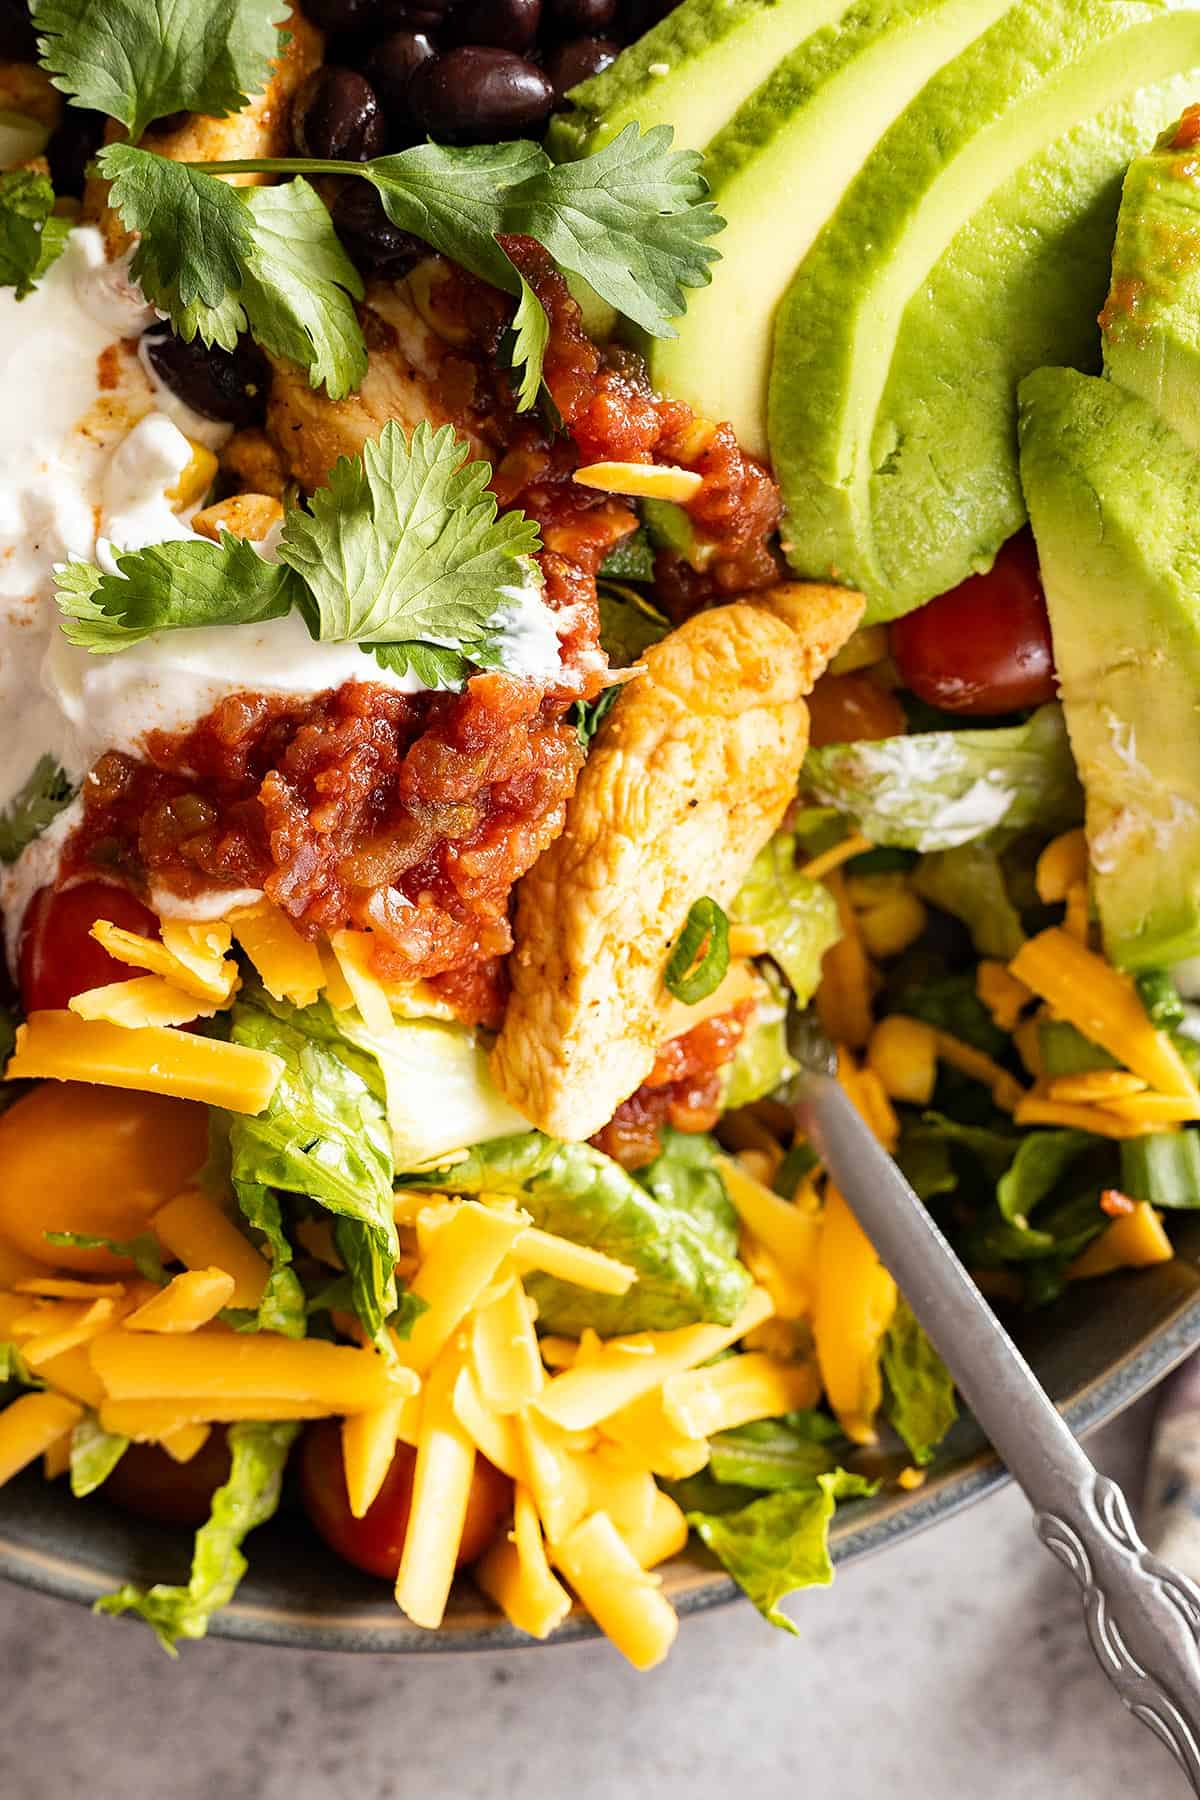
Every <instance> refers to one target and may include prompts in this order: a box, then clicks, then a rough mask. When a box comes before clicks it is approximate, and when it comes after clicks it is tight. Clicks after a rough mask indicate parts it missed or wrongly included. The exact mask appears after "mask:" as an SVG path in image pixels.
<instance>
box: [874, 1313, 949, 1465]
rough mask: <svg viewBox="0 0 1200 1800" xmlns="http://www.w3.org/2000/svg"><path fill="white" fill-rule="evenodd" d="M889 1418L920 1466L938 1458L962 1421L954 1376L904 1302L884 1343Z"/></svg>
mask: <svg viewBox="0 0 1200 1800" xmlns="http://www.w3.org/2000/svg"><path fill="white" fill-rule="evenodd" d="M883 1374H884V1379H885V1381H886V1383H887V1399H886V1403H885V1409H884V1410H885V1412H886V1415H887V1418H888V1422H889V1423H890V1424H891V1426H892V1428H893V1429H894V1430H895V1431H897V1432H899V1434H900V1436H901V1437H902V1438H903V1439H904V1442H905V1443H906V1444H907V1445H908V1448H909V1450H910V1451H911V1452H912V1457H913V1461H914V1462H915V1463H918V1464H923V1463H927V1462H932V1460H933V1453H934V1451H935V1450H936V1449H937V1447H938V1445H939V1444H940V1443H941V1441H942V1439H943V1438H944V1437H945V1435H946V1433H947V1432H948V1431H949V1429H950V1427H951V1426H952V1425H953V1423H954V1421H955V1419H956V1418H957V1417H958V1407H957V1406H956V1404H955V1400H954V1382H953V1381H952V1380H951V1377H950V1371H949V1370H948V1369H947V1367H946V1365H945V1363H944V1362H943V1361H942V1359H941V1357H940V1356H939V1355H938V1353H937V1351H936V1350H935V1349H934V1347H933V1345H932V1344H931V1343H930V1341H929V1339H928V1337H927V1336H926V1335H925V1331H924V1329H923V1327H922V1326H921V1324H920V1322H919V1320H918V1319H917V1318H916V1317H915V1316H914V1314H913V1311H912V1308H911V1307H910V1306H909V1304H908V1302H907V1300H905V1299H904V1298H903V1296H901V1298H900V1300H899V1301H898V1302H897V1305H896V1310H895V1312H894V1313H893V1315H892V1322H891V1324H890V1325H889V1326H888V1328H887V1332H886V1334H885V1336H884V1340H883Z"/></svg>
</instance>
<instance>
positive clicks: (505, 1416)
mask: <svg viewBox="0 0 1200 1800" xmlns="http://www.w3.org/2000/svg"><path fill="white" fill-rule="evenodd" d="M453 1404H454V1413H455V1417H456V1418H457V1419H458V1422H459V1424H460V1425H461V1426H462V1428H463V1430H464V1431H465V1432H466V1434H467V1436H468V1437H469V1438H470V1440H471V1442H472V1443H473V1444H474V1446H475V1448H476V1449H477V1450H478V1451H479V1452H480V1454H481V1455H483V1456H486V1457H487V1459H488V1461H489V1462H490V1463H495V1465H496V1467H497V1468H498V1469H499V1470H500V1472H501V1473H502V1474H504V1475H507V1476H508V1477H509V1478H510V1479H511V1480H513V1481H521V1480H523V1479H524V1474H525V1459H524V1455H523V1453H522V1450H521V1437H520V1433H519V1432H518V1430H517V1422H516V1419H515V1418H514V1417H513V1415H512V1414H511V1413H498V1412H494V1411H493V1410H492V1409H491V1407H489V1406H487V1405H486V1404H485V1402H484V1400H483V1397H482V1395H481V1394H480V1392H479V1383H478V1382H477V1381H476V1379H475V1376H474V1373H473V1372H472V1370H471V1368H470V1366H469V1365H468V1364H466V1363H464V1364H463V1366H462V1368H461V1369H460V1370H459V1372H458V1378H457V1380H456V1381H455V1383H454V1395H453ZM414 1442H415V1438H414Z"/></svg>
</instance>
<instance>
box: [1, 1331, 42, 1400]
mask: <svg viewBox="0 0 1200 1800" xmlns="http://www.w3.org/2000/svg"><path fill="white" fill-rule="evenodd" d="M5 1381H15V1382H16V1383H17V1385H18V1386H19V1387H29V1388H41V1387H45V1385H46V1384H45V1382H44V1381H43V1380H42V1379H41V1377H40V1376H38V1375H35V1374H34V1372H33V1370H32V1369H31V1368H30V1367H29V1364H28V1363H27V1362H26V1361H25V1358H24V1357H23V1356H22V1355H21V1352H20V1350H19V1349H18V1348H17V1346H16V1344H10V1343H8V1342H7V1340H4V1339H0V1382H5Z"/></svg>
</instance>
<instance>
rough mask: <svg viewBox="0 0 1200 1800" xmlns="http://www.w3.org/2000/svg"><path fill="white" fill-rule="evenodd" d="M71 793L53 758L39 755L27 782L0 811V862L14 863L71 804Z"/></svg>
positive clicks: (69, 786)
mask: <svg viewBox="0 0 1200 1800" xmlns="http://www.w3.org/2000/svg"><path fill="white" fill-rule="evenodd" d="M75 791H76V790H75V788H74V787H73V785H72V784H71V782H70V781H68V779H67V777H66V775H65V773H64V772H63V770H62V769H60V768H59V766H58V763H57V762H56V761H55V760H54V758H53V757H52V756H40V757H39V758H38V760H37V762H36V763H35V764H34V768H33V773H32V774H31V775H30V777H29V779H28V781H26V782H25V784H24V786H23V787H20V788H18V790H17V792H16V794H15V795H14V796H13V798H12V799H11V800H10V801H9V803H8V805H7V806H6V807H5V808H4V811H3V812H0V863H4V864H5V865H8V864H10V863H15V862H16V860H17V858H18V856H20V854H21V852H22V851H23V850H25V849H27V848H28V846H29V845H30V844H32V842H33V840H34V839H35V838H39V837H41V835H42V833H43V831H45V830H46V828H47V826H48V825H52V824H53V823H54V821H55V819H57V817H58V815H59V813H60V812H62V810H63V808H64V807H67V806H69V805H70V804H71V801H72V800H73V799H74V797H75Z"/></svg>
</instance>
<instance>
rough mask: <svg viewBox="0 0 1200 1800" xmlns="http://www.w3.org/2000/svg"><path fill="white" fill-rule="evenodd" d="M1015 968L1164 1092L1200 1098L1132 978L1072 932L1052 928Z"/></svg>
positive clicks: (1026, 948) (1060, 1012)
mask: <svg viewBox="0 0 1200 1800" xmlns="http://www.w3.org/2000/svg"><path fill="white" fill-rule="evenodd" d="M1009 967H1010V969H1011V970H1012V973H1013V974H1014V975H1015V976H1016V977H1017V979H1018V980H1019V981H1023V982H1024V983H1025V985H1026V987H1029V988H1032V989H1033V991H1034V993H1035V994H1039V995H1040V996H1041V998H1042V999H1043V1000H1046V1001H1048V1002H1049V1004H1050V1005H1051V1006H1052V1007H1053V1009H1054V1011H1055V1013H1056V1014H1057V1016H1058V1017H1059V1018H1060V1019H1067V1020H1069V1021H1070V1023H1071V1024H1072V1025H1074V1026H1075V1027H1076V1029H1077V1030H1079V1031H1081V1032H1082V1033H1083V1035H1084V1037H1086V1038H1088V1039H1089V1040H1090V1041H1091V1042H1092V1043H1093V1044H1099V1045H1100V1046H1101V1048H1102V1049H1104V1050H1107V1051H1108V1053H1109V1055H1110V1056H1115V1057H1116V1059H1117V1061H1118V1062H1119V1063H1121V1064H1122V1065H1123V1066H1124V1067H1125V1068H1129V1069H1132V1070H1133V1072H1134V1073H1135V1074H1136V1075H1140V1076H1142V1078H1143V1079H1144V1080H1145V1081H1147V1082H1149V1084H1150V1086H1151V1087H1152V1088H1155V1089H1156V1090H1157V1091H1158V1092H1159V1093H1162V1094H1175V1095H1178V1096H1180V1097H1182V1098H1184V1099H1189V1100H1190V1099H1194V1098H1195V1096H1196V1093H1197V1089H1196V1084H1195V1082H1194V1081H1193V1080H1192V1077H1191V1075H1190V1074H1189V1073H1188V1069H1187V1065H1186V1064H1185V1063H1184V1061H1183V1058H1182V1057H1181V1056H1180V1054H1179V1052H1178V1051H1177V1050H1176V1048H1175V1046H1174V1045H1173V1044H1172V1042H1171V1040H1170V1038H1168V1037H1167V1036H1166V1035H1165V1033H1163V1032H1161V1031H1156V1030H1155V1029H1154V1027H1153V1025H1152V1024H1151V1023H1150V1021H1149V1019H1148V1018H1147V1017H1146V1011H1145V1008H1144V1007H1143V1005H1142V1003H1141V1001H1140V1000H1139V998H1138V993H1137V989H1136V988H1135V987H1134V985H1133V982H1132V981H1131V980H1130V978H1129V976H1128V975H1126V974H1125V973H1124V972H1123V971H1122V970H1120V969H1114V968H1113V967H1112V966H1111V964H1109V963H1107V962H1105V960H1104V958H1103V957H1102V956H1097V955H1096V954H1095V952H1094V951H1092V950H1089V949H1088V948H1087V947H1086V945H1084V944H1081V943H1078V942H1077V941H1076V939H1075V938H1073V937H1072V936H1071V935H1070V933H1069V932H1066V931H1063V930H1061V929H1060V928H1058V927H1052V928H1051V929H1050V930H1049V931H1043V932H1041V933H1039V935H1038V936H1037V937H1035V938H1030V940H1029V942H1028V943H1026V944H1024V945H1022V947H1021V949H1020V950H1019V951H1018V952H1017V955H1016V956H1015V957H1014V958H1013V960H1012V962H1011V963H1010V964H1009Z"/></svg>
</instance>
